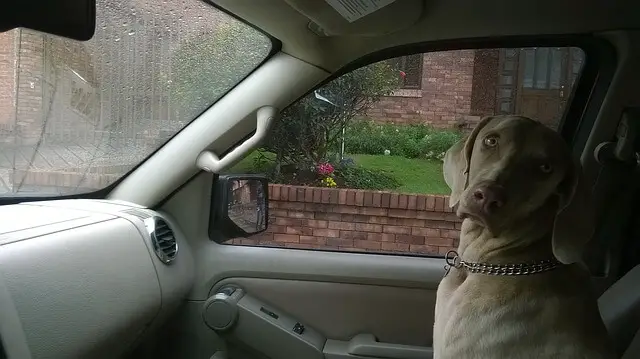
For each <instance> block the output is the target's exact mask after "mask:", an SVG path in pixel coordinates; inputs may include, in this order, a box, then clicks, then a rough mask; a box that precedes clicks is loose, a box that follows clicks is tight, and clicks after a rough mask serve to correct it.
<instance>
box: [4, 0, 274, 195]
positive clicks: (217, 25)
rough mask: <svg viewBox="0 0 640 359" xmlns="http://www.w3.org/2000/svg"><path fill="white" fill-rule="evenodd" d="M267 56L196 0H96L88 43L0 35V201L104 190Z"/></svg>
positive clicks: (247, 32)
mask: <svg viewBox="0 0 640 359" xmlns="http://www.w3.org/2000/svg"><path fill="white" fill-rule="evenodd" d="M270 51H271V40H270V39H269V38H268V37H267V36H265V35H264V34H262V33H260V32H259V31H257V30H255V29H253V28H252V27H250V26H248V25H246V24H244V23H242V22H240V21H239V20H237V19H234V18H232V17H231V16H229V15H227V14H225V13H223V12H222V11H220V10H218V9H216V8H214V7H212V6H211V5H209V4H207V3H206V2H204V1H200V0H171V1H166V0H165V1H146V0H98V5H97V25H96V33H95V36H94V38H93V39H92V40H90V41H88V42H78V41H73V40H68V39H64V38H60V37H56V36H51V35H46V34H42V33H38V32H34V31H30V30H26V29H16V30H12V31H9V32H5V33H0V83H1V84H2V85H1V86H0V195H5V196H7V195H58V194H60V195H61V194H67V195H68V194H76V193H82V192H88V191H95V190H97V189H100V188H104V187H105V186H108V185H109V184H111V183H113V182H114V181H116V180H117V179H118V178H120V177H122V176H123V175H124V174H126V173H127V172H129V171H130V170H131V169H132V168H133V167H135V166H136V165H137V164H138V163H140V162H141V161H143V160H144V159H145V158H146V157H147V156H148V155H150V154H151V153H152V152H153V151H155V150H156V149H157V148H159V147H160V146H162V144H164V143H165V142H166V141H167V140H168V139H169V138H170V137H171V136H173V135H174V134H175V133H176V132H178V131H179V130H180V129H181V128H183V127H184V126H185V125H187V124H188V123H189V122H190V121H191V120H193V119H194V118H195V117H197V116H198V115H199V114H200V113H202V112H203V111H204V110H205V109H207V108H208V107H209V106H211V104H213V103H214V102H215V101H216V100H218V98H220V97H221V96H222V95H224V94H225V93H226V92H227V91H228V90H230V89H231V88H232V87H234V86H235V85H236V84H237V83H238V82H239V81H241V80H242V79H243V78H244V77H245V76H247V75H248V74H249V73H250V72H251V71H252V70H253V69H255V68H256V67H257V66H258V65H259V64H260V63H261V62H262V61H263V60H264V59H265V58H266V57H267V56H268V54H269V53H270Z"/></svg>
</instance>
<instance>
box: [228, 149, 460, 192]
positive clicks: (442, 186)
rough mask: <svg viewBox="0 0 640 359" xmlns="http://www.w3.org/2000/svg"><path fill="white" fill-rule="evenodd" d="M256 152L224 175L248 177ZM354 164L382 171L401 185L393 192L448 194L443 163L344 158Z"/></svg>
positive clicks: (395, 158) (388, 158)
mask: <svg viewBox="0 0 640 359" xmlns="http://www.w3.org/2000/svg"><path fill="white" fill-rule="evenodd" d="M256 156H257V152H253V153H251V154H249V155H248V156H247V157H246V158H244V159H243V160H242V161H240V162H238V163H237V164H236V165H235V166H233V167H232V168H231V169H229V170H228V171H227V173H247V172H250V170H251V168H252V166H253V160H254V158H255V157H256ZM347 157H351V158H353V160H354V161H355V162H356V164H358V165H360V166H362V167H364V168H367V169H372V170H382V171H385V172H387V173H389V174H391V175H393V176H394V177H395V178H396V179H397V180H398V181H399V182H400V183H401V184H402V186H401V187H400V188H397V189H395V190H394V191H395V192H405V193H423V194H449V187H447V185H446V183H445V182H444V178H443V177H442V162H440V161H436V160H427V159H419V158H404V157H399V156H384V155H347Z"/></svg>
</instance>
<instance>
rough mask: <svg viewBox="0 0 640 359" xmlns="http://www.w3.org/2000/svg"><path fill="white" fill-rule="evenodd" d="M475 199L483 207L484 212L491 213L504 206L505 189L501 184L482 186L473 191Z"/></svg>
mask: <svg viewBox="0 0 640 359" xmlns="http://www.w3.org/2000/svg"><path fill="white" fill-rule="evenodd" d="M473 200H474V201H475V202H476V203H477V204H478V206H479V207H480V208H482V211H483V212H485V213H486V214H491V213H493V212H495V211H496V210H497V209H498V208H500V207H502V206H504V202H505V201H506V195H505V190H504V188H502V187H500V186H494V185H489V186H481V187H478V188H476V190H475V191H473Z"/></svg>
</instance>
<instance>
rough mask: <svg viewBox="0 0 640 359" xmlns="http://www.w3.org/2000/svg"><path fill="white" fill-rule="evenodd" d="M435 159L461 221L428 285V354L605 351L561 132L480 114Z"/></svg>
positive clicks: (454, 358)
mask: <svg viewBox="0 0 640 359" xmlns="http://www.w3.org/2000/svg"><path fill="white" fill-rule="evenodd" d="M443 167H444V177H445V181H446V182H447V184H448V185H449V187H450V188H451V196H450V203H449V204H450V206H452V207H453V206H456V205H457V206H458V208H457V214H458V216H459V217H461V218H463V219H464V221H463V223H462V230H461V236H460V245H459V247H458V250H457V251H454V252H450V253H449V254H448V255H447V263H448V264H449V266H450V268H449V269H448V273H447V274H446V275H445V277H444V278H443V280H442V282H441V283H440V286H439V287H438V294H437V301H436V312H435V325H434V338H433V346H434V353H435V355H434V358H435V359H471V358H473V359H489V358H491V359H503V358H510V359H514V358H523V359H524V358H527V359H528V358H531V359H534V358H535V359H542V358H563V359H573V358H575V359H577V358H581V359H585V358H594V359H595V358H614V357H615V355H614V354H613V353H614V352H613V349H612V346H611V344H610V340H609V338H608V334H607V331H606V329H605V327H604V324H603V323H602V319H601V317H600V313H599V311H598V306H597V303H596V297H595V295H594V294H593V293H592V292H591V291H590V278H589V273H588V272H587V271H586V270H585V269H584V268H583V266H581V265H580V264H578V262H580V256H581V250H582V247H583V246H584V245H585V244H586V242H587V241H588V240H589V239H590V238H591V235H592V232H593V220H592V217H590V216H591V211H590V208H591V207H590V201H589V191H588V190H587V189H586V188H585V186H584V184H583V181H582V179H581V167H580V164H579V163H577V162H576V161H574V160H573V159H572V156H571V153H570V151H569V148H568V146H566V144H565V143H564V141H563V140H562V138H561V137H560V136H559V135H558V134H557V133H556V132H554V131H552V130H551V129H549V128H547V127H545V126H544V125H542V124H540V123H538V122H536V121H534V120H532V119H529V118H526V117H519V116H494V117H487V118H485V119H483V120H482V121H481V122H480V123H479V124H478V125H477V126H476V128H475V129H474V130H473V131H472V133H471V134H470V135H469V137H468V138H467V139H466V140H463V141H461V142H459V143H457V144H456V145H454V146H453V147H452V148H451V149H449V151H447V153H446V156H445V162H444V166H443Z"/></svg>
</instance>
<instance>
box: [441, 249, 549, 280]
mask: <svg viewBox="0 0 640 359" xmlns="http://www.w3.org/2000/svg"><path fill="white" fill-rule="evenodd" d="M444 260H445V262H446V263H447V265H445V266H444V269H445V271H446V272H445V274H444V275H445V276H446V275H447V274H449V271H450V270H451V267H453V268H457V269H465V270H466V271H468V272H469V273H480V274H487V275H498V276H517V275H531V274H537V273H542V272H547V271H550V270H554V269H556V268H558V267H559V266H561V265H562V263H560V262H558V261H557V260H555V259H547V260H542V261H537V262H530V263H518V264H487V263H473V262H466V261H463V260H462V258H460V256H459V255H458V252H456V251H448V252H447V254H446V255H445V256H444Z"/></svg>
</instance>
